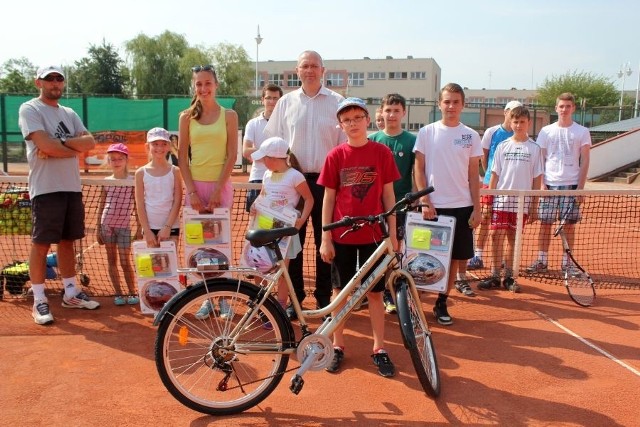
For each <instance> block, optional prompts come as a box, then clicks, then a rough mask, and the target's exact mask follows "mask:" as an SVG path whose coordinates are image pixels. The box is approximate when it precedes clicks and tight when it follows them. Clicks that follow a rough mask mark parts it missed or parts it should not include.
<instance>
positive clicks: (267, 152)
mask: <svg viewBox="0 0 640 427" xmlns="http://www.w3.org/2000/svg"><path fill="white" fill-rule="evenodd" d="M288 151H289V143H288V142H287V141H285V140H284V139H282V138H280V137H279V136H272V137H271V138H267V139H265V140H264V141H263V142H262V144H260V148H258V149H257V150H256V151H254V152H253V153H251V158H252V159H253V160H260V159H262V158H264V157H266V156H269V157H277V158H279V159H286V158H287V153H288Z"/></svg>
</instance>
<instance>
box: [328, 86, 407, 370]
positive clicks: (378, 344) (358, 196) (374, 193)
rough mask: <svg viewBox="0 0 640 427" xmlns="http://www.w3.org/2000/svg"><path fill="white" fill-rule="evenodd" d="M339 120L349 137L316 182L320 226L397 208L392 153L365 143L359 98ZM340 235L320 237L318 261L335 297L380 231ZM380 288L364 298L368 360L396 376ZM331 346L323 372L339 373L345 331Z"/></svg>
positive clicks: (345, 104) (365, 116)
mask: <svg viewBox="0 0 640 427" xmlns="http://www.w3.org/2000/svg"><path fill="white" fill-rule="evenodd" d="M337 116H338V121H339V122H340V127H341V128H342V130H343V131H344V132H345V134H346V135H347V142H346V143H344V144H340V145H338V146H337V147H335V148H333V149H332V150H331V151H330V152H329V154H328V155H327V158H326V160H325V163H324V166H323V167H322V171H321V172H320V177H319V178H318V184H320V185H322V186H324V187H325V191H324V200H323V205H322V224H323V225H326V224H329V223H332V222H335V221H338V220H340V219H342V218H343V217H344V216H360V215H376V214H379V213H382V212H384V211H386V210H388V209H391V208H392V207H393V205H394V204H395V194H394V191H393V182H394V181H395V180H397V179H399V178H400V173H399V172H398V168H397V167H396V164H395V161H394V159H393V154H392V153H391V150H390V149H389V148H388V147H386V146H384V145H382V144H377V143H375V142H373V141H371V140H369V139H368V138H367V127H368V126H369V123H370V121H371V119H370V118H369V112H368V110H367V106H366V104H365V103H364V101H362V100H361V99H359V98H347V99H345V100H344V101H342V102H341V103H340V104H339V105H338V111H337ZM387 221H388V224H387V225H388V229H389V234H390V236H391V240H392V242H393V245H394V248H395V249H397V247H398V241H397V238H396V224H395V216H390V217H389V218H388V220H387ZM344 231H345V229H344V228H337V229H334V230H331V231H325V232H323V234H322V244H321V245H320V255H321V257H322V260H323V261H325V262H328V263H332V269H333V270H334V273H336V274H334V277H336V280H335V282H336V283H333V296H334V297H335V296H336V295H338V294H339V293H340V290H341V289H342V287H343V286H344V285H346V284H347V283H348V282H349V280H350V279H351V278H352V277H353V276H354V274H355V273H356V263H357V258H358V254H359V259H360V261H361V262H365V261H366V260H367V259H368V258H369V256H370V255H371V254H372V253H373V252H374V251H375V249H376V247H377V244H378V243H380V242H381V241H382V233H381V231H380V229H379V228H378V227H374V228H372V227H363V228H361V229H359V230H358V231H355V232H351V233H348V234H346V235H345V236H342V237H341V234H342V233H344ZM363 280H366V278H364V279H363ZM384 287H385V284H384V280H380V281H379V282H378V283H376V285H375V286H374V287H373V289H372V290H371V292H370V293H369V295H368V298H369V315H370V317H371V328H372V330H373V354H372V356H371V357H372V358H373V362H374V364H375V365H376V366H377V367H378V372H379V373H380V375H382V376H384V377H391V376H393V375H395V368H394V366H393V363H392V362H391V359H390V358H389V355H388V354H387V352H386V351H385V349H384V306H383V304H382V291H383V290H384ZM340 308H341V307H338V308H337V309H336V310H340ZM333 346H334V350H335V354H334V358H333V361H332V363H331V365H330V366H329V367H328V368H327V371H329V372H337V371H338V370H339V369H340V364H341V363H342V360H343V359H344V335H343V328H339V329H337V330H336V331H335V333H334V335H333Z"/></svg>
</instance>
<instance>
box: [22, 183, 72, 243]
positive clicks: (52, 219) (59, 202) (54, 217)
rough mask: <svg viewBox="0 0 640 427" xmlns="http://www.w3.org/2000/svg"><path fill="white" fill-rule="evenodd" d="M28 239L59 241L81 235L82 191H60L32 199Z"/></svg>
mask: <svg viewBox="0 0 640 427" xmlns="http://www.w3.org/2000/svg"><path fill="white" fill-rule="evenodd" d="M31 221H32V222H33V226H32V229H31V240H32V241H33V242H34V243H43V244H51V243H60V241H61V240H78V239H82V238H83V237H84V204H83V203H82V193H76V192H71V191H59V192H56V193H47V194H41V195H39V196H36V197H34V198H33V199H31Z"/></svg>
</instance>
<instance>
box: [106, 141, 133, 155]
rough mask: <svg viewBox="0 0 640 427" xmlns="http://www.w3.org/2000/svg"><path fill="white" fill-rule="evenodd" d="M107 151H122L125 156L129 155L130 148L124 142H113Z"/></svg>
mask: <svg viewBox="0 0 640 427" xmlns="http://www.w3.org/2000/svg"><path fill="white" fill-rule="evenodd" d="M107 153H122V154H124V155H125V156H127V157H129V149H128V148H127V146H126V145H124V144H122V143H120V142H119V143H117V144H111V145H110V146H109V148H107Z"/></svg>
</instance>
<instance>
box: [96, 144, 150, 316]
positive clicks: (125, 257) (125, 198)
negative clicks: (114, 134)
mask: <svg viewBox="0 0 640 427" xmlns="http://www.w3.org/2000/svg"><path fill="white" fill-rule="evenodd" d="M128 160H129V150H128V149H127V146H126V145H124V144H112V145H110V146H109V148H108V149H107V161H108V163H107V164H108V165H109V166H110V167H111V171H112V175H111V176H108V177H107V178H106V179H108V180H113V181H114V184H113V185H105V186H104V187H103V190H102V193H101V194H100V201H99V205H98V212H102V214H101V215H100V216H99V217H98V227H97V229H96V240H97V241H98V243H100V244H101V245H104V246H105V249H106V250H107V262H108V265H109V278H110V279H111V283H113V287H114V290H115V292H116V297H115V299H114V300H113V302H114V304H115V305H125V304H132V305H133V304H138V302H139V299H138V297H137V292H136V285H135V276H134V269H133V265H132V264H131V218H132V216H133V212H134V211H135V210H134V207H135V201H134V192H133V185H131V184H132V183H133V179H132V177H131V175H129V168H128V166H127V161H128ZM135 219H136V225H137V231H136V239H139V238H140V237H141V230H140V223H139V222H138V216H137V215H136V216H135ZM118 262H120V266H121V267H122V272H123V273H124V280H125V283H126V284H127V292H126V293H125V292H123V290H122V286H121V284H120V283H121V282H120V270H119V269H118Z"/></svg>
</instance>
